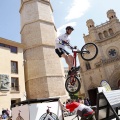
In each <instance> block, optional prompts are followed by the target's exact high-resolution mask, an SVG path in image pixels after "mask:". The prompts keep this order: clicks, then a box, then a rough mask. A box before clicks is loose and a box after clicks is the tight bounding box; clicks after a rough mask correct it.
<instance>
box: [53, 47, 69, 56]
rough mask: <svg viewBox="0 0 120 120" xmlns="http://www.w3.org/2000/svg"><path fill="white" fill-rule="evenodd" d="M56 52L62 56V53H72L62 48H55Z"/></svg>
mask: <svg viewBox="0 0 120 120" xmlns="http://www.w3.org/2000/svg"><path fill="white" fill-rule="evenodd" d="M55 52H56V53H57V54H58V56H59V57H61V55H62V54H67V55H69V54H70V53H69V52H67V51H66V50H64V49H62V48H57V49H55Z"/></svg>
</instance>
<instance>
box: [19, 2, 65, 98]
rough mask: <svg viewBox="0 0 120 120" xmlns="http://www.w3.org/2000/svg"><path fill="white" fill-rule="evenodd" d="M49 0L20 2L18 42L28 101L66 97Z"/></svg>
mask: <svg viewBox="0 0 120 120" xmlns="http://www.w3.org/2000/svg"><path fill="white" fill-rule="evenodd" d="M52 12H53V9H52V6H51V4H50V0H21V7H20V16H21V32H20V33H21V41H22V43H23V44H24V45H25V46H26V47H25V49H24V66H25V84H26V91H27V97H28V98H29V99H36V98H49V97H56V96H61V97H62V96H64V95H66V92H65V88H64V77H63V74H64V70H63V66H62V64H61V61H60V59H59V58H58V56H57V55H56V53H55V50H54V49H55V38H56V28H55V25H54V21H53V16H52Z"/></svg>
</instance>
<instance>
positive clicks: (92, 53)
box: [81, 43, 98, 61]
mask: <svg viewBox="0 0 120 120" xmlns="http://www.w3.org/2000/svg"><path fill="white" fill-rule="evenodd" d="M97 54H98V48H97V46H96V45H95V44H94V43H86V44H85V45H84V46H83V47H82V49H81V57H82V59H83V60H86V61H90V60H93V59H94V58H96V56H97Z"/></svg>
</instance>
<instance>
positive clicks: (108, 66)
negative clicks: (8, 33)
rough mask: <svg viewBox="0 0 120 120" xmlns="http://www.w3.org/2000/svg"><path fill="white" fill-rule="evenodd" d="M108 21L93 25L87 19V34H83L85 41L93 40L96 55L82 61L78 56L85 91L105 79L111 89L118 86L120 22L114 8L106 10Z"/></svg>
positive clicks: (119, 82)
mask: <svg viewBox="0 0 120 120" xmlns="http://www.w3.org/2000/svg"><path fill="white" fill-rule="evenodd" d="M107 17H108V19H109V21H107V22H105V23H103V24H101V25H98V26H95V24H94V21H93V20H92V19H89V20H88V21H87V22H86V23H87V27H88V31H89V34H88V35H84V41H85V43H88V42H93V43H95V44H96V45H97V46H98V50H99V51H98V56H97V57H96V58H95V59H94V60H92V61H89V62H87V61H84V60H82V58H81V57H80V56H79V60H80V65H81V71H80V74H81V79H82V81H83V82H84V88H85V93H86V95H87V96H88V91H89V90H91V89H94V88H96V87H99V86H100V83H101V81H102V80H106V81H107V82H108V83H109V84H110V86H111V88H112V89H118V88H120V22H119V19H118V18H117V16H116V13H115V11H114V10H109V11H108V12H107Z"/></svg>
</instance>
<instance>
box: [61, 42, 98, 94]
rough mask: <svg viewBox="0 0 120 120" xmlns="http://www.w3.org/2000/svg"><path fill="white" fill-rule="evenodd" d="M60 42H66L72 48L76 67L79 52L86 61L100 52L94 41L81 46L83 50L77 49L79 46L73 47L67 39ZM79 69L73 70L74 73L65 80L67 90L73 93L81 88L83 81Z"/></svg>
mask: <svg viewBox="0 0 120 120" xmlns="http://www.w3.org/2000/svg"><path fill="white" fill-rule="evenodd" d="M60 44H65V45H66V46H69V47H70V48H71V49H72V52H73V57H74V60H73V64H74V67H75V68H76V62H77V61H76V57H77V53H79V54H80V55H81V58H82V59H83V60H85V61H91V60H93V59H95V58H96V56H97V54H98V48H97V46H96V45H95V44H94V43H86V44H85V45H84V46H83V47H82V48H81V50H79V49H77V46H75V47H73V46H71V45H70V44H69V43H67V42H65V41H62V42H60ZM78 70H79V68H78ZM78 70H77V69H76V70H73V71H72V73H71V74H70V75H68V77H67V79H66V81H65V88H66V90H67V92H69V93H71V94H75V93H77V92H78V91H79V90H80V88H81V82H80V80H79V78H78V77H77V72H78Z"/></svg>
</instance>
